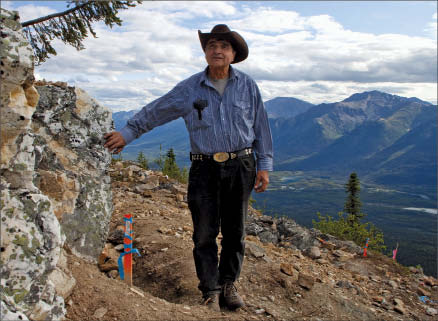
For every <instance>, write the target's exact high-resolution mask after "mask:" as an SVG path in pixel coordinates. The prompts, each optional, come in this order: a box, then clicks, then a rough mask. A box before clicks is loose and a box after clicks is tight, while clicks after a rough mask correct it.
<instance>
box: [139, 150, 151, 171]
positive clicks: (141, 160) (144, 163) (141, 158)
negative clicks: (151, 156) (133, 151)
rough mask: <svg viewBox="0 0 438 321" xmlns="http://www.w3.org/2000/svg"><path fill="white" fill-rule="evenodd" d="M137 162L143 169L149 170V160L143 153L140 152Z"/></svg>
mask: <svg viewBox="0 0 438 321" xmlns="http://www.w3.org/2000/svg"><path fill="white" fill-rule="evenodd" d="M137 162H138V163H139V164H140V167H141V168H143V169H149V164H148V160H147V159H146V157H145V156H144V154H143V152H140V153H139V154H138V156H137Z"/></svg>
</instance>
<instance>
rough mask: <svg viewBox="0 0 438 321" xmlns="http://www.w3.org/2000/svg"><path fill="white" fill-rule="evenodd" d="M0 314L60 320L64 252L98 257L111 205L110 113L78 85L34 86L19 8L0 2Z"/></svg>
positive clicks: (67, 285)
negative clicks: (105, 142)
mask: <svg viewBox="0 0 438 321" xmlns="http://www.w3.org/2000/svg"><path fill="white" fill-rule="evenodd" d="M1 30H2V37H1V39H0V41H1V42H2V44H1V51H0V56H1V57H0V58H1V88H0V93H1V108H0V122H1V145H0V148H1V161H0V173H1V176H0V185H1V203H0V211H1V235H2V237H1V248H2V251H1V262H0V272H1V275H2V278H1V281H0V282H1V283H0V284H1V287H2V298H1V315H2V316H3V317H6V318H8V319H11V320H15V319H20V320H27V319H31V320H60V319H62V318H63V317H64V314H65V306H64V299H65V298H66V297H68V296H69V295H70V293H71V291H72V289H73V287H74V285H75V280H74V278H73V277H72V276H71V273H70V271H69V270H68V267H67V264H66V258H65V256H64V255H63V249H62V248H63V246H64V243H67V245H68V247H70V248H71V249H72V251H73V252H74V253H76V254H77V255H80V256H82V257H86V258H89V259H91V260H95V261H97V256H98V255H99V254H100V252H101V249H102V247H103V244H104V242H105V239H106V234H107V231H108V222H109V218H110V215H111V212H112V202H111V192H110V179H109V177H108V176H107V175H106V173H105V171H106V168H107V166H108V165H109V162H110V155H109V153H108V152H106V151H105V150H104V148H103V147H102V146H101V142H100V137H102V134H103V133H104V132H106V131H109V130H110V129H111V114H110V113H109V112H108V111H107V110H106V109H104V108H103V107H101V106H100V105H99V104H98V103H97V102H95V101H94V100H92V99H91V98H90V97H89V96H88V95H87V94H86V93H84V92H83V91H81V90H80V89H75V88H72V87H67V86H61V87H60V86H52V85H49V86H47V85H46V86H40V87H38V90H37V88H35V86H34V75H33V55H32V49H31V48H30V46H29V44H28V42H27V40H26V38H25V37H24V35H23V33H22V31H21V25H20V22H19V18H18V13H17V12H9V11H6V10H4V9H1Z"/></svg>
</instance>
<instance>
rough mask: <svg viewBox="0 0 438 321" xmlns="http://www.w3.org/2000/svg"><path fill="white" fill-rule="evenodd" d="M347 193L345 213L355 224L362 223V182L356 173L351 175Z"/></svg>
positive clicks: (346, 186)
mask: <svg viewBox="0 0 438 321" xmlns="http://www.w3.org/2000/svg"><path fill="white" fill-rule="evenodd" d="M345 192H346V193H347V199H346V200H345V204H344V211H345V213H347V214H349V216H348V217H349V218H348V220H349V221H350V222H351V223H352V224H353V223H360V219H361V218H362V217H364V214H363V213H362V212H361V210H360V209H361V206H362V203H361V201H360V199H359V192H360V181H359V178H358V177H357V174H356V173H354V172H353V173H351V174H350V178H349V180H348V183H347V184H345Z"/></svg>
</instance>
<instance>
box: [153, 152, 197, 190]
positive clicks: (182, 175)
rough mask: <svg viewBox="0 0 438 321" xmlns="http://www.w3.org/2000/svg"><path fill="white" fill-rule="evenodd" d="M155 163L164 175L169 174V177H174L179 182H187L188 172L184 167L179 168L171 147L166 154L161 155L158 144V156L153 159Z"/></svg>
mask: <svg viewBox="0 0 438 321" xmlns="http://www.w3.org/2000/svg"><path fill="white" fill-rule="evenodd" d="M155 163H156V164H157V165H158V167H159V169H160V170H161V171H162V172H163V174H164V175H167V176H169V177H170V178H173V179H176V180H178V181H179V182H181V183H184V184H185V183H187V181H188V179H189V172H188V170H187V168H186V167H184V168H182V169H180V168H179V166H178V164H177V163H176V160H175V153H174V151H173V148H170V149H169V150H168V151H167V153H166V156H165V157H164V156H163V155H162V149H161V145H160V156H159V158H157V159H156V160H155Z"/></svg>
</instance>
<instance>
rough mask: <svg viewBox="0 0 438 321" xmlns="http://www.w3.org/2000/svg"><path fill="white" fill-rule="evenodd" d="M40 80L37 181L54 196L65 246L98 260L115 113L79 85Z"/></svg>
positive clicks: (108, 202)
mask: <svg viewBox="0 0 438 321" xmlns="http://www.w3.org/2000/svg"><path fill="white" fill-rule="evenodd" d="M38 84H39V83H37V86H36V88H37V90H38V93H39V95H40V100H39V102H38V106H37V108H36V112H35V113H34V115H33V123H32V127H33V129H34V133H35V143H34V145H35V150H36V153H35V154H36V160H35V164H36V165H35V166H36V171H37V175H36V176H35V181H34V183H35V185H36V186H37V187H38V188H39V189H40V190H41V191H42V192H43V193H44V194H45V195H47V196H48V197H49V198H50V200H51V203H52V205H53V207H54V212H55V215H56V217H57V218H58V220H59V221H60V223H61V226H62V231H63V232H64V233H65V235H66V238H67V239H66V244H67V246H68V247H69V248H70V249H71V250H72V251H73V253H74V254H76V255H77V256H80V257H83V258H85V259H88V260H91V261H95V262H97V259H98V257H99V255H100V253H101V252H102V248H103V246H104V245H105V240H106V237H107V233H108V224H109V220H110V218H111V213H112V195H111V184H110V183H111V180H110V177H109V176H108V175H107V173H106V170H107V167H108V166H109V164H110V162H111V155H110V154H109V153H108V151H107V150H106V149H105V148H104V147H103V144H102V138H103V135H104V133H106V132H109V131H111V130H112V117H111V113H110V112H109V111H108V110H107V109H106V108H104V107H103V106H101V105H99V103H98V102H96V101H95V100H94V99H92V98H91V97H90V96H89V95H88V94H87V93H85V92H84V91H83V90H81V89H79V88H74V87H69V86H66V85H53V84H46V85H43V84H42V83H41V86H38Z"/></svg>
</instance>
